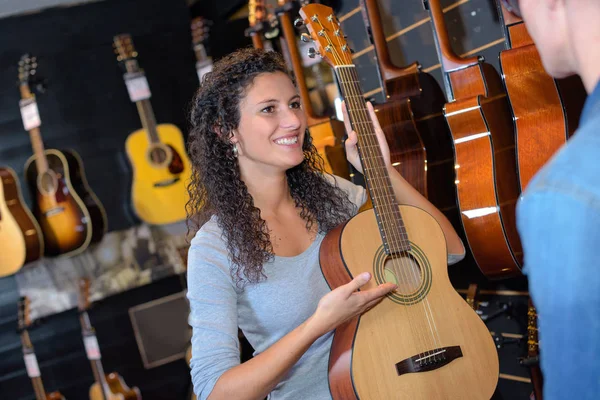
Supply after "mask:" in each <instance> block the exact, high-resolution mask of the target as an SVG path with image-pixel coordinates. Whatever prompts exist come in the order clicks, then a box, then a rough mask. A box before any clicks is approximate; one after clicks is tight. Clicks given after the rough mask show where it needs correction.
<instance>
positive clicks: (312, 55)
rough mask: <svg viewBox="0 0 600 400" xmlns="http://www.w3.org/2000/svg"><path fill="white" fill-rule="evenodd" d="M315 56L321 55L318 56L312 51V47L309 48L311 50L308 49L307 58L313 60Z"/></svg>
mask: <svg viewBox="0 0 600 400" xmlns="http://www.w3.org/2000/svg"><path fill="white" fill-rule="evenodd" d="M317 55H321V54H319V53H318V52H317V51H316V50H315V49H314V47H311V48H309V49H308V57H310V58H315V57H316V56H317Z"/></svg>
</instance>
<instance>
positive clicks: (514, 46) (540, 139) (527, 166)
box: [497, 0, 585, 190]
mask: <svg viewBox="0 0 600 400" xmlns="http://www.w3.org/2000/svg"><path fill="white" fill-rule="evenodd" d="M497 4H498V15H499V16H500V21H501V22H502V25H503V26H504V37H505V40H506V46H507V48H508V50H504V51H501V52H500V68H501V70H502V78H503V79H504V84H505V86H506V91H507V93H508V99H509V102H510V105H511V108H512V113H513V116H514V118H513V121H514V125H515V134H516V145H517V165H518V168H519V180H520V185H521V190H524V189H525V187H526V186H527V184H528V183H529V181H530V180H531V178H533V176H534V175H535V173H536V172H537V171H538V170H539V169H540V168H541V167H542V166H543V165H544V164H546V162H547V161H548V160H549V159H550V157H552V155H553V154H554V153H555V152H556V151H557V150H558V149H559V148H560V147H561V146H562V145H564V144H565V143H566V141H567V139H568V138H569V119H568V115H567V113H566V104H564V102H563V99H562V98H561V96H560V93H559V90H558V87H557V82H556V81H555V80H554V79H553V78H552V77H551V76H550V75H548V73H547V72H546V71H545V70H544V66H543V65H542V60H541V58H540V55H539V53H538V51H537V48H536V47H535V44H534V43H533V39H531V36H529V33H528V32H527V27H526V26H525V24H524V23H523V20H522V19H521V18H519V17H518V16H516V15H515V14H513V13H511V12H510V11H509V9H512V7H511V5H510V4H509V2H508V1H507V0H497ZM577 89H578V88H577V87H575V86H572V87H571V90H577ZM582 95H583V96H585V94H584V93H583V94H582ZM579 112H581V109H579Z"/></svg>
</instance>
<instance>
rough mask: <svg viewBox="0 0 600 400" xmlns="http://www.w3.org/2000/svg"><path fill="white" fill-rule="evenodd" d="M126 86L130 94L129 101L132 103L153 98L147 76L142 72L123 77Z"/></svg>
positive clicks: (127, 74)
mask: <svg viewBox="0 0 600 400" xmlns="http://www.w3.org/2000/svg"><path fill="white" fill-rule="evenodd" d="M123 79H124V80H125V85H127V91H128V92H129V99H130V100H131V101H132V102H134V103H135V102H136V101H140V100H146V99H149V98H150V96H152V93H150V86H148V80H147V79H146V75H144V73H142V72H135V73H126V74H125V75H123Z"/></svg>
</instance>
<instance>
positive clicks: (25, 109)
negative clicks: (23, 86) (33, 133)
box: [19, 98, 42, 131]
mask: <svg viewBox="0 0 600 400" xmlns="http://www.w3.org/2000/svg"><path fill="white" fill-rule="evenodd" d="M19 107H20V108H21V118H22V119H23V126H24V127H25V130H26V131H30V130H32V129H33V128H39V127H40V125H42V121H41V120H40V112H39V111H38V106H37V103H36V101H35V98H31V99H23V100H21V101H20V102H19Z"/></svg>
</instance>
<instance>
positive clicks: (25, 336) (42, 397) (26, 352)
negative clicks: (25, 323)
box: [21, 330, 46, 400]
mask: <svg viewBox="0 0 600 400" xmlns="http://www.w3.org/2000/svg"><path fill="white" fill-rule="evenodd" d="M21 345H22V347H23V356H24V357H33V358H34V359H35V351H34V349H33V345H32V343H31V339H30V338H29V332H28V331H27V330H23V331H22V332H21ZM26 363H27V361H26ZM35 369H38V366H37V361H36V362H35ZM29 372H30V371H29V370H28V374H29ZM30 379H31V385H32V386H33V392H34V393H35V400H46V390H45V389H44V383H43V382H42V377H41V376H40V375H39V374H38V376H33V377H30Z"/></svg>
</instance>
